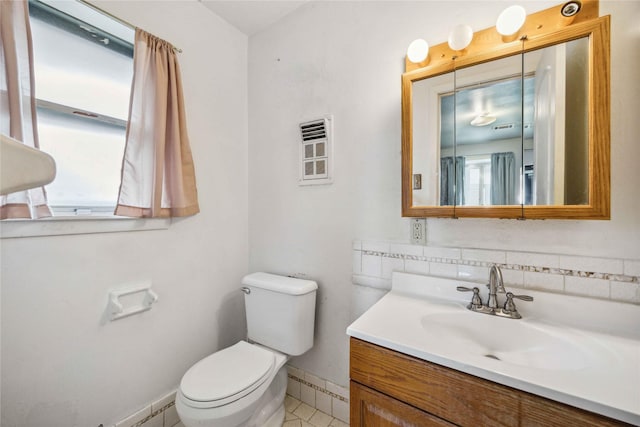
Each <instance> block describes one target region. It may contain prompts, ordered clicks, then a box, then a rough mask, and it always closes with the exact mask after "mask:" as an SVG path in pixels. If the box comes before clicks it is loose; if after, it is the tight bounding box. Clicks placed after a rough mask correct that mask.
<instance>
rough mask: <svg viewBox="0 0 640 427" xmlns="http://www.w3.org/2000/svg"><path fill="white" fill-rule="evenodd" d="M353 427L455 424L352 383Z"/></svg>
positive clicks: (426, 426) (445, 425) (417, 426)
mask: <svg viewBox="0 0 640 427" xmlns="http://www.w3.org/2000/svg"><path fill="white" fill-rule="evenodd" d="M349 398H350V400H351V424H350V425H351V427H371V426H375V427H397V426H402V427H454V426H455V425H454V424H451V423H448V422H447V421H445V420H442V419H440V418H437V417H434V416H433V415H431V414H429V413H427V412H424V411H421V410H420V409H417V408H414V407H413V406H410V405H407V404H406V403H402V402H400V401H399V400H396V399H394V398H392V397H389V396H386V395H384V394H382V393H378V392H377V391H375V390H372V389H370V388H368V387H365V386H363V385H360V384H358V383H357V382H354V381H351V386H350V397H349Z"/></svg>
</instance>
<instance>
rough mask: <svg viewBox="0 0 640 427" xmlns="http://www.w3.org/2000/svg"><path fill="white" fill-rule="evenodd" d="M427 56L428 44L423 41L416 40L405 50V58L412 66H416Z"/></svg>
mask: <svg viewBox="0 0 640 427" xmlns="http://www.w3.org/2000/svg"><path fill="white" fill-rule="evenodd" d="M428 56H429V43H427V41H426V40H424V39H416V40H414V41H412V42H411V44H410V45H409V47H408V48H407V58H409V61H411V62H413V63H414V64H418V63H420V62H422V61H424V60H425V59H427V57H428Z"/></svg>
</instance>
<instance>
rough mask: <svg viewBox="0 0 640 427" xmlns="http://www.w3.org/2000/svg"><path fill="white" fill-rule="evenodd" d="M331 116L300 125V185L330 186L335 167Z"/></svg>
mask: <svg viewBox="0 0 640 427" xmlns="http://www.w3.org/2000/svg"><path fill="white" fill-rule="evenodd" d="M331 123H332V118H331V116H325V117H323V118H321V119H316V120H311V121H308V122H304V123H300V137H301V144H300V180H299V184H300V185H320V184H330V183H331V180H332V176H331V175H332V174H331V171H332V167H333V141H332V138H331Z"/></svg>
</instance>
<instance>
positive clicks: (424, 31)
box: [249, 1, 640, 385]
mask: <svg viewBox="0 0 640 427" xmlns="http://www.w3.org/2000/svg"><path fill="white" fill-rule="evenodd" d="M555 3H557V2H536V3H535V4H533V2H526V4H525V6H526V8H527V10H528V12H529V13H531V12H533V11H534V10H533V9H534V7H535V8H537V9H538V10H539V9H544V8H547V7H549V6H551V5H554V4H555ZM504 7H505V3H504V2H487V1H483V2H472V1H467V2H461V1H456V2H447V1H428V2H397V1H394V2H320V3H310V4H307V5H305V6H304V7H303V8H301V9H299V10H298V11H296V12H294V13H293V14H291V15H289V16H287V17H286V18H285V19H284V20H282V21H280V22H279V23H278V24H276V25H275V26H273V27H271V28H269V29H268V30H266V31H264V32H262V33H259V34H257V35H255V36H253V37H251V38H250V40H249V208H250V209H249V236H250V264H249V266H250V270H267V271H273V272H281V273H306V274H307V275H308V276H309V277H311V278H314V279H317V280H318V281H319V283H320V291H319V292H320V293H319V298H318V307H319V308H318V326H317V333H316V345H315V348H314V349H313V350H311V351H310V352H309V353H307V354H306V355H304V356H302V357H299V358H296V359H294V360H293V362H292V363H293V364H294V365H296V366H298V367H300V368H302V369H305V370H307V371H309V372H312V373H314V374H316V375H319V376H321V377H324V378H327V379H329V380H332V381H334V382H337V383H339V384H343V385H346V384H347V381H348V346H347V342H348V341H347V337H346V335H345V329H346V327H347V325H348V323H349V321H350V319H351V317H352V316H353V315H355V314H356V313H357V312H359V311H361V310H362V309H363V308H364V307H366V304H367V303H365V302H363V300H364V299H367V298H372V299H375V297H376V296H377V295H379V292H377V291H375V290H366V289H363V290H354V291H353V295H354V298H353V299H352V298H351V296H352V288H353V287H352V286H351V280H350V276H351V270H352V257H351V246H352V243H351V242H352V240H353V239H369V240H371V239H380V240H395V241H407V240H408V220H406V219H402V218H401V214H400V131H401V127H400V75H401V73H402V72H403V66H404V63H403V56H404V53H405V49H406V47H407V46H408V44H409V43H410V42H411V41H412V40H413V39H415V38H418V37H423V38H426V39H427V40H428V41H429V42H430V43H432V44H438V43H440V42H443V41H445V40H446V37H447V33H448V31H449V29H450V27H452V26H453V25H454V24H457V23H468V24H470V25H471V26H472V27H473V28H474V29H476V30H479V29H482V28H486V27H490V26H492V25H494V24H495V19H496V17H497V16H498V14H499V13H500V11H501V10H502V9H503V8H504ZM601 14H603V15H604V14H612V15H613V17H612V49H611V53H612V63H611V71H612V73H611V89H612V102H611V107H612V114H611V119H612V135H611V156H612V161H611V165H612V178H611V183H612V187H613V188H612V198H611V207H612V218H611V220H610V221H557V220H556V221H550V220H548V221H524V222H523V221H515V220H496V219H489V220H481V219H459V220H449V219H429V220H428V231H427V236H428V243H429V244H430V245H439V246H457V247H463V248H464V247H467V248H469V247H471V248H474V247H475V248H489V249H512V250H523V251H534V252H551V253H564V254H575V255H591V256H601V257H620V258H636V259H637V258H640V243H639V242H640V220H639V219H638V218H640V217H639V216H638V214H637V213H638V212H639V211H640V197H638V192H637V185H638V183H639V182H640V168H639V167H638V165H637V164H638V161H639V159H640V144H638V143H637V135H639V134H640V129H639V126H640V124H639V122H638V120H637V112H638V111H640V96H639V89H640V82H639V80H638V79H637V70H638V69H639V68H640V57H639V55H638V49H637V45H638V42H639V41H640V40H639V38H640V32H639V31H638V26H637V22H638V20H639V19H640V3H638V2H631V1H626V2H625V1H620V2H613V1H604V2H601ZM325 113H332V114H333V115H334V117H335V120H334V125H335V128H334V134H335V156H336V163H335V164H336V168H335V180H334V184H333V185H331V186H327V187H319V188H312V187H298V186H297V184H296V178H297V175H296V174H297V163H296V162H297V155H298V145H297V144H299V137H298V134H297V124H298V123H299V122H301V121H303V120H308V119H311V118H314V117H318V116H321V115H322V114H325ZM350 300H351V301H350ZM350 307H351V308H350ZM350 310H352V314H350Z"/></svg>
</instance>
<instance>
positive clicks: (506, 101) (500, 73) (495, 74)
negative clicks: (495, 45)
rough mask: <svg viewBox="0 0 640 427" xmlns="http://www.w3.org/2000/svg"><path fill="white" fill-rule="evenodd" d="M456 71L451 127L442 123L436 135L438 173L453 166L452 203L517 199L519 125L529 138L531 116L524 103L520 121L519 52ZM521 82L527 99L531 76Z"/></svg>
mask: <svg viewBox="0 0 640 427" xmlns="http://www.w3.org/2000/svg"><path fill="white" fill-rule="evenodd" d="M455 77H456V90H455V96H454V97H453V98H454V99H453V102H452V103H451V104H452V105H453V106H454V107H455V108H451V109H450V111H451V112H452V113H455V128H454V129H444V128H443V133H442V135H441V138H440V146H441V152H442V153H443V158H442V168H443V173H442V175H443V176H446V175H447V173H446V169H445V168H449V172H450V173H453V171H455V182H456V185H455V200H454V202H455V204H456V205H458V206H490V205H519V204H521V201H522V191H521V190H522V180H521V176H522V146H523V140H522V130H523V123H524V128H525V129H526V130H527V132H526V137H527V139H528V140H529V141H530V140H531V138H532V129H531V120H532V116H533V111H532V108H530V107H529V106H528V107H527V115H526V117H525V119H524V121H523V109H522V106H523V90H522V84H523V75H522V56H521V55H515V56H511V57H508V58H504V59H500V60H496V61H492V62H487V63H483V64H480V65H475V66H472V67H467V68H462V69H459V70H456V71H455ZM525 87H526V91H525V92H524V94H525V98H524V100H525V102H524V105H528V104H530V101H531V98H532V96H531V93H530V92H532V84H531V76H529V78H528V79H527V84H526V86H525ZM454 131H455V132H454ZM452 133H453V135H454V137H455V145H454V144H453V141H454V137H453V136H451V135H450V134H452ZM454 158H455V162H454V161H453V159H454Z"/></svg>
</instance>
